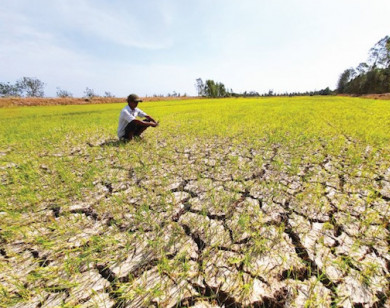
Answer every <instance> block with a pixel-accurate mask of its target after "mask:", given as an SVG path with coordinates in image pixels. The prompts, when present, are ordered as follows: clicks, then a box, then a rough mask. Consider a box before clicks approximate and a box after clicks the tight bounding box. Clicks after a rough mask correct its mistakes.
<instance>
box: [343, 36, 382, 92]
mask: <svg viewBox="0 0 390 308" xmlns="http://www.w3.org/2000/svg"><path fill="white" fill-rule="evenodd" d="M337 92H338V93H345V94H358V95H360V94H380V93H387V92H390V37H389V36H385V37H384V38H382V39H381V40H380V41H379V42H378V43H376V44H375V45H374V47H372V48H371V49H370V51H369V56H368V59H367V62H362V63H360V64H359V65H358V66H357V67H356V68H348V69H346V70H345V71H344V72H343V73H342V74H341V75H340V78H339V81H338V85H337Z"/></svg>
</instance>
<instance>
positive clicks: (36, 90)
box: [15, 77, 45, 97]
mask: <svg viewBox="0 0 390 308" xmlns="http://www.w3.org/2000/svg"><path fill="white" fill-rule="evenodd" d="M15 85H16V87H17V88H19V89H22V91H23V92H24V91H25V92H26V96H30V97H43V96H44V94H45V93H44V91H43V87H44V86H45V83H44V82H42V81H40V80H39V79H38V78H35V77H23V78H22V79H20V80H18V81H17V82H16V84H15Z"/></svg>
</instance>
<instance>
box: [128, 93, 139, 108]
mask: <svg viewBox="0 0 390 308" xmlns="http://www.w3.org/2000/svg"><path fill="white" fill-rule="evenodd" d="M139 102H142V99H140V98H139V96H138V95H136V94H130V95H129V96H128V97H127V103H128V104H129V106H130V108H131V109H135V108H136V107H137V105H138V103H139Z"/></svg>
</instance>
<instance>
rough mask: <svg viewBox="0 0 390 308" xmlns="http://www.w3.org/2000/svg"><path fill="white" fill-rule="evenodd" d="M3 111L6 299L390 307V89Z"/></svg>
mask: <svg viewBox="0 0 390 308" xmlns="http://www.w3.org/2000/svg"><path fill="white" fill-rule="evenodd" d="M124 106H125V103H122V104H104V105H80V106H73V105H68V106H46V107H43V106H37V107H11V108H0V181H1V185H0V307H149V306H151V307H156V306H157V307H198V308H199V307H389V306H390V282H389V281H390V274H389V273H390V253H389V247H390V225H389V220H390V101H387V100H381V101H378V100H369V99H359V98H347V97H300V98H289V97H285V98H277V97H276V98H253V99H242V98H229V99H215V100H207V99H202V100H186V101H164V102H145V103H140V104H139V108H141V109H142V110H144V111H145V112H146V113H148V114H150V115H151V116H152V117H153V118H155V119H156V120H159V121H160V125H159V126H158V127H157V128H149V129H148V130H146V132H145V133H144V134H143V139H142V140H137V141H131V142H129V143H122V142H119V141H118V140H117V138H116V129H117V122H118V117H119V112H120V110H121V109H122V108H123V107H124Z"/></svg>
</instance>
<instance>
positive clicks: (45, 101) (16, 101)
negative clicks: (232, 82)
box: [0, 96, 194, 108]
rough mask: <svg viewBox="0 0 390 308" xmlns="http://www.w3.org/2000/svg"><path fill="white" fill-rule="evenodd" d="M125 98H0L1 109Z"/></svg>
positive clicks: (147, 100)
mask: <svg viewBox="0 0 390 308" xmlns="http://www.w3.org/2000/svg"><path fill="white" fill-rule="evenodd" d="M193 98H194V97H192V96H186V97H160V96H157V97H143V98H142V99H143V100H144V101H145V102H156V101H168V100H169V101H171V100H184V99H193ZM125 101H126V98H125V97H94V98H73V97H66V98H58V97H55V98H52V97H2V98H0V108H1V107H12V106H52V105H87V104H112V103H123V102H125Z"/></svg>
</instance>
